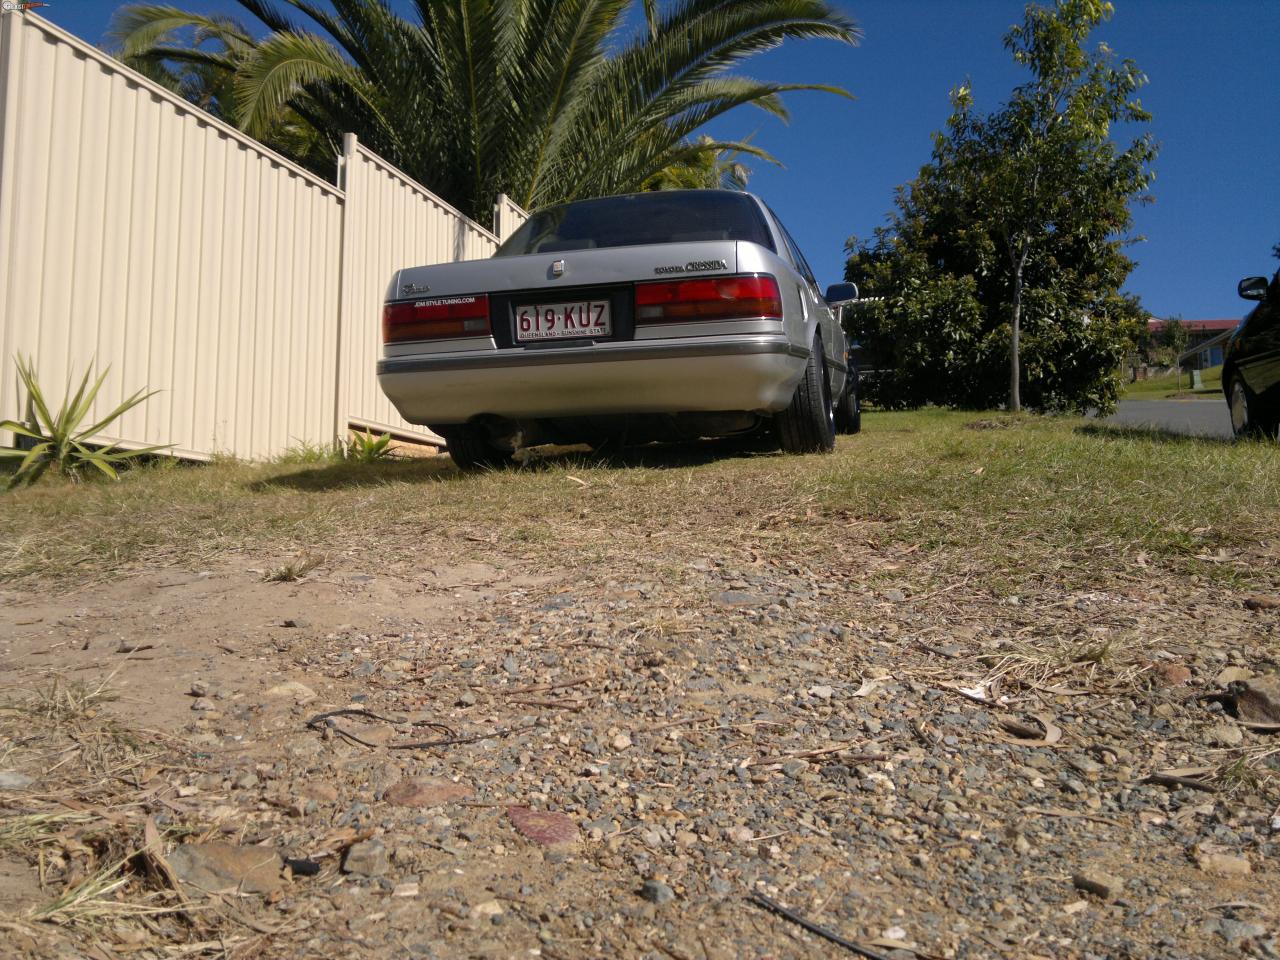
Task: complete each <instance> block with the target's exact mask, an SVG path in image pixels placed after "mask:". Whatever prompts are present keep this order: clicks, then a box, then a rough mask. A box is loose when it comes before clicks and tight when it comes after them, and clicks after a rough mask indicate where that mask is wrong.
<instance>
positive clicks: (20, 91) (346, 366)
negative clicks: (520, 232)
mask: <svg viewBox="0 0 1280 960" xmlns="http://www.w3.org/2000/svg"><path fill="white" fill-rule="evenodd" d="M343 146H344V149H343V157H342V158H341V161H340V164H339V183H340V185H341V189H339V188H336V187H334V186H332V185H330V184H328V183H325V182H324V181H323V180H320V179H319V178H317V177H315V176H313V175H312V174H310V173H308V172H307V171H305V170H303V169H301V168H300V167H298V166H296V165H294V164H293V163H291V162H290V161H288V160H287V159H285V158H284V157H282V156H280V155H278V154H276V153H273V152H272V151H270V150H268V149H266V148H265V147H263V146H262V145H261V144H259V143H257V142H256V141H254V140H252V139H250V138H248V137H246V136H244V135H243V134H241V133H240V132H239V131H237V130H235V129H234V128H232V127H230V126H228V125H226V124H224V123H221V122H220V121H218V120H216V119H215V118H213V117H211V116H210V115H209V114H206V113H205V112H203V111H201V110H199V109H197V108H195V107H193V106H192V105H190V104H188V103H186V102H185V101H184V100H182V99H181V98H179V97H176V96H174V95H173V94H171V93H169V92H168V91H166V90H164V89H163V88H161V87H159V86H157V85H155V84H153V83H151V82H150V81H148V80H146V79H145V78H144V77H142V76H141V75H139V74H137V73H135V72H134V71H132V70H129V69H128V68H126V67H124V66H123V65H122V64H120V63H118V62H117V61H115V60H113V59H112V58H111V57H109V56H107V55H105V54H103V53H101V52H100V51H98V50H95V49H94V48H93V47H90V46H89V45H87V44H85V43H83V42H81V41H79V40H77V39H76V38H75V37H72V36H71V35H69V34H67V33H65V32H64V31H62V30H60V29H58V28H57V27H55V26H53V25H52V24H50V23H48V22H46V21H44V20H43V19H41V18H40V17H38V16H35V15H34V14H30V13H16V12H13V13H5V14H3V15H0V419H6V418H13V419H22V418H23V417H24V415H25V404H26V397H25V395H24V394H23V391H22V389H21V384H20V383H19V382H18V381H17V378H16V375H15V370H14V364H13V358H14V356H15V355H23V356H28V355H30V356H33V357H34V358H35V360H36V365H37V369H38V372H39V379H40V382H41V384H42V385H43V386H44V388H45V390H46V391H47V392H49V393H50V394H53V398H52V399H53V400H54V401H55V402H56V401H57V400H58V399H60V398H61V395H62V387H63V384H64V383H65V382H66V380H67V377H68V376H70V375H80V374H82V373H83V371H85V370H86V369H88V368H89V367H90V366H94V367H95V368H96V369H98V370H102V369H105V368H106V367H107V366H108V365H109V366H110V374H109V376H108V377H107V381H106V384H105V386H104V389H103V392H102V394H101V395H100V397H99V400H98V403H97V406H96V409H95V412H96V413H105V412H107V411H109V410H110V409H111V407H113V406H115V405H116V404H118V403H119V402H120V401H121V400H122V399H123V398H124V397H126V396H127V395H128V394H130V393H131V392H133V391H134V390H136V389H138V388H140V387H146V388H148V389H153V390H160V391H161V393H159V394H158V395H156V396H154V397H152V398H151V399H150V400H148V401H147V402H146V403H145V404H143V405H142V406H140V407H137V408H135V409H134V410H133V411H132V412H131V413H129V414H127V415H126V416H125V417H124V418H122V419H121V420H120V421H119V422H118V423H117V424H113V425H112V426H111V427H110V429H109V435H104V436H103V437H102V439H104V440H119V441H123V442H125V443H126V444H130V445H142V444H153V443H173V444H174V445H175V449H176V450H177V451H178V452H179V453H181V454H183V455H186V456H193V457H208V456H212V455H214V454H231V455H234V456H239V457H246V458H261V457H266V456H271V455H273V454H277V453H280V452H282V451H284V450H286V449H288V448H289V447H290V446H296V445H299V444H324V443H328V442H330V441H331V440H333V439H334V438H335V437H337V436H340V435H342V434H343V433H345V431H346V429H347V426H348V425H349V424H359V425H364V426H374V427H378V428H380V429H390V430H393V431H395V432H398V433H401V434H404V435H408V436H422V437H429V434H427V433H426V431H425V430H424V429H423V428H421V427H414V426H412V425H410V424H407V423H405V422H404V421H403V420H401V419H400V418H399V416H398V415H396V413H395V411H394V409H393V408H391V406H390V405H389V404H388V403H387V402H386V400H385V399H384V398H383V397H382V394H381V392H380V391H379V390H378V387H377V381H376V377H375V372H374V371H375V362H376V359H377V353H378V349H379V343H378V337H379V312H380V309H381V302H382V297H383V294H384V293H385V290H386V284H387V282H388V281H389V279H390V277H391V274H392V272H393V271H394V270H396V269H398V268H400V267H404V266H410V265H416V264H422V263H436V262H446V261H451V260H462V259H475V258H479V257H485V256H488V255H490V254H491V253H492V252H493V250H494V249H495V247H496V245H497V243H498V242H499V238H498V236H495V235H494V234H493V233H490V232H489V231H488V230H485V229H484V228H483V227H481V226H480V225H479V224H476V223H474V222H472V221H470V220H468V219H467V218H466V217H464V216H462V214H460V213H459V212H458V211H456V210H454V209H453V208H452V207H450V206H449V205H448V204H446V203H444V202H443V201H442V200H440V199H439V198H437V197H435V196H434V195H432V194H431V193H430V192H429V191H427V190H426V189H425V188H423V187H422V186H420V185H419V184H417V183H414V182H413V181H412V180H410V179H409V178H408V177H406V176H405V175H404V174H402V173H400V172H399V171H397V170H395V169H394V168H393V167H391V166H390V165H388V164H387V163H385V162H384V161H383V160H381V159H380V158H378V157H377V156H375V155H374V154H372V153H370V152H369V151H367V150H365V149H364V148H363V147H361V146H360V145H359V144H358V143H356V140H355V137H354V136H348V137H347V138H346V140H345V142H344V145H343ZM498 208H502V212H501V219H500V220H499V224H500V227H501V229H502V230H504V231H510V230H514V229H515V227H516V226H518V225H519V223H520V222H522V221H523V218H524V212H523V211H521V210H520V209H519V208H518V207H516V206H515V205H514V204H511V203H510V201H508V200H507V199H506V198H505V197H502V198H499V201H498ZM498 208H495V211H496V210H497V209H498ZM504 235H505V232H504ZM7 439H8V438H4V437H0V442H5V441H6V440H7Z"/></svg>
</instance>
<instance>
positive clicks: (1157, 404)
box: [1106, 398, 1231, 437]
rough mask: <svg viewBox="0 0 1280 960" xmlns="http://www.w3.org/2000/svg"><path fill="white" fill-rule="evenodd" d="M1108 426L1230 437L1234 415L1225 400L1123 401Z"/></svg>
mask: <svg viewBox="0 0 1280 960" xmlns="http://www.w3.org/2000/svg"><path fill="white" fill-rule="evenodd" d="M1106 422H1107V423H1119V424H1124V425H1126V426H1131V427H1156V428H1158V429H1161V430H1171V431H1173V432H1174V433H1184V434H1187V435H1188V436H1194V437H1230V436H1231V415H1230V414H1229V413H1228V412H1227V404H1226V401H1225V400H1221V399H1218V398H1210V399H1205V400H1121V401H1120V407H1119V409H1117V410H1116V412H1115V413H1114V414H1112V415H1111V416H1110V417H1108V418H1107V421H1106Z"/></svg>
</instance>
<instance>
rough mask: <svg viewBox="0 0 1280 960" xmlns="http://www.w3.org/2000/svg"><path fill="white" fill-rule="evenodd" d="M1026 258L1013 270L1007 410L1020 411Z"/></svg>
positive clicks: (1020, 260) (1018, 262)
mask: <svg viewBox="0 0 1280 960" xmlns="http://www.w3.org/2000/svg"><path fill="white" fill-rule="evenodd" d="M1025 263H1026V257H1025V256H1021V257H1019V258H1018V261H1017V263H1016V264H1015V265H1014V268H1013V311H1012V316H1011V317H1010V320H1011V321H1012V322H1011V327H1012V330H1011V335H1010V337H1009V410H1010V412H1011V413H1020V412H1021V411H1022V387H1021V384H1022V367H1021V364H1020V362H1019V358H1018V339H1019V336H1020V335H1021V333H1022V268H1023V265H1024V264H1025Z"/></svg>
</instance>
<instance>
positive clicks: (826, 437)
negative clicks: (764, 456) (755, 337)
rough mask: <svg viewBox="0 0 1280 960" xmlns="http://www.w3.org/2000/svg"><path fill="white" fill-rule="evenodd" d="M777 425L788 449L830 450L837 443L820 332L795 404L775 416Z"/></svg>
mask: <svg viewBox="0 0 1280 960" xmlns="http://www.w3.org/2000/svg"><path fill="white" fill-rule="evenodd" d="M773 429H774V432H775V433H776V434H777V437H778V446H780V447H782V449H783V451H784V452H786V453H827V452H829V451H831V450H832V449H833V448H834V447H835V444H836V421H835V411H834V410H833V409H832V406H831V384H830V382H829V381H828V379H827V359H826V355H825V353H824V352H823V349H822V337H821V336H820V335H819V336H816V337H814V338H813V350H812V351H810V353H809V362H808V363H806V364H805V368H804V376H802V377H801V378H800V382H799V383H798V384H796V392H795V394H794V395H792V397H791V406H789V407H787V409H785V410H783V411H782V412H781V413H778V414H776V415H775V416H774V418H773Z"/></svg>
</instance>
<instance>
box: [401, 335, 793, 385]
mask: <svg viewBox="0 0 1280 960" xmlns="http://www.w3.org/2000/svg"><path fill="white" fill-rule="evenodd" d="M756 354H784V355H786V356H790V357H798V358H800V359H803V360H807V359H809V351H808V350H807V349H806V348H804V347H799V346H796V345H795V344H793V343H791V341H789V340H787V339H786V338H785V337H774V336H756V337H734V338H731V339H720V338H717V339H715V340H710V341H709V342H704V343H699V342H690V341H682V342H679V343H653V342H645V341H643V340H641V341H637V340H628V341H623V342H616V343H604V344H595V345H593V346H585V345H584V346H581V347H571V348H568V349H560V350H551V349H546V348H543V349H541V350H522V349H518V348H509V349H505V350H494V351H485V352H484V353H471V354H456V353H455V354H452V355H437V356H421V355H419V356H415V357H389V358H386V359H383V360H379V361H378V374H379V375H381V374H384V373H431V372H435V371H444V370H488V369H503V368H508V367H533V366H549V365H555V364H564V363H613V362H615V361H621V360H684V359H690V358H696V357H741V356H751V355H756Z"/></svg>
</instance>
